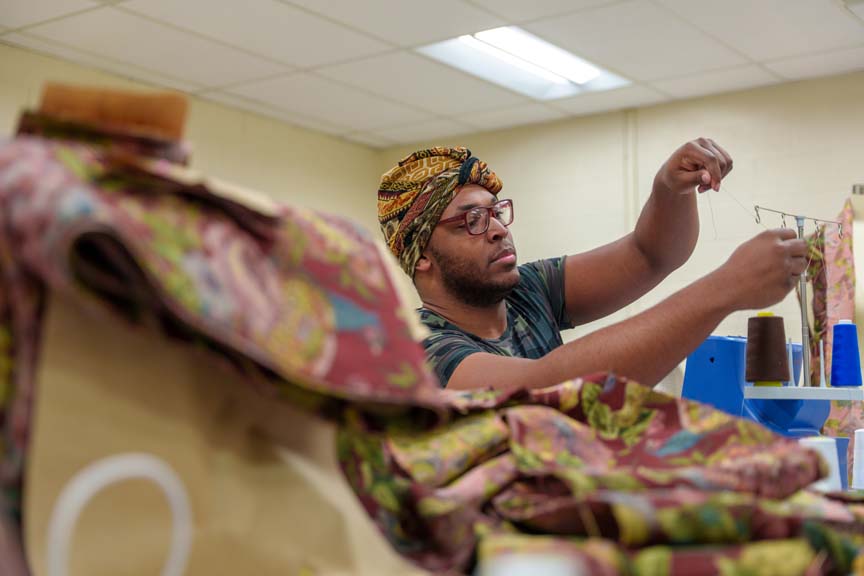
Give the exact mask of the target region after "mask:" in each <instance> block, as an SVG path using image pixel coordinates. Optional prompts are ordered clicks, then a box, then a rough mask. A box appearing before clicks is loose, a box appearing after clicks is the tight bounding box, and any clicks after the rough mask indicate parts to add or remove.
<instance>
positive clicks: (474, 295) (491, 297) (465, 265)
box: [430, 249, 519, 308]
mask: <svg viewBox="0 0 864 576" xmlns="http://www.w3.org/2000/svg"><path fill="white" fill-rule="evenodd" d="M430 253H431V254H432V256H433V257H434V258H435V261H436V262H437V263H438V266H439V267H440V268H441V280H442V282H443V283H444V288H445V289H446V290H447V292H449V293H450V294H451V295H452V296H454V297H455V298H457V299H458V300H460V301H462V302H463V303H465V304H468V305H469V306H474V307H477V308H487V307H490V306H494V305H495V304H498V303H499V302H501V301H502V300H504V298H506V297H507V295H509V294H510V293H511V292H512V291H513V289H514V288H516V286H518V285H519V277H518V276H517V277H516V278H515V279H512V278H508V279H506V280H500V281H498V282H495V281H491V280H489V278H488V277H487V276H486V275H484V273H483V272H484V271H483V270H479V269H478V267H477V265H476V264H474V263H472V262H468V261H467V260H464V259H462V258H459V257H458V256H451V255H448V254H443V253H441V252H438V251H437V250H434V249H430Z"/></svg>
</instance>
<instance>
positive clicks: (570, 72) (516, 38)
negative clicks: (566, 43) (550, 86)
mask: <svg viewBox="0 0 864 576" xmlns="http://www.w3.org/2000/svg"><path fill="white" fill-rule="evenodd" d="M474 37H475V38H477V40H479V41H480V42H485V43H486V44H491V45H492V46H494V47H496V48H499V49H501V50H503V51H504V52H506V53H508V54H512V55H513V56H515V57H516V58H519V59H521V60H524V61H526V62H530V63H531V64H533V65H535V66H537V67H539V68H541V69H543V70H548V71H549V72H552V73H553V74H555V75H557V76H559V77H564V78H566V79H567V80H570V81H571V82H575V83H576V84H585V83H586V82H588V81H589V80H593V79H594V78H596V77H597V76H599V75H600V70H598V69H597V68H595V67H594V66H592V65H591V64H589V63H588V62H586V61H585V60H582V59H581V58H579V57H578V56H576V55H574V54H571V53H570V52H567V51H566V50H563V49H561V48H559V47H558V46H555V45H554V44H550V43H549V42H546V41H545V40H543V39H542V38H538V37H537V36H534V35H533V34H529V33H528V32H525V31H524V30H522V29H521V28H517V27H515V26H504V27H502V28H493V29H492V30H486V31H484V32H478V33H477V34H475V35H474Z"/></svg>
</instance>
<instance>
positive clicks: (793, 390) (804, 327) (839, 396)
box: [744, 206, 864, 401]
mask: <svg viewBox="0 0 864 576" xmlns="http://www.w3.org/2000/svg"><path fill="white" fill-rule="evenodd" d="M754 210H755V212H756V222H757V223H759V224H761V223H762V216H761V213H760V211H762V212H771V213H773V214H779V215H780V216H781V218H783V224H784V227H785V224H786V217H790V218H794V219H795V225H796V227H797V229H798V230H797V232H798V238H800V239H802V240H803V239H804V223H805V222H806V221H807V220H810V221H812V222H815V223H817V224H819V223H822V224H824V225H834V226H837V228H838V229H839V233H840V237H841V238H842V237H843V224H842V223H841V222H838V221H836V220H823V219H821V218H812V217H809V216H801V215H798V214H790V213H788V212H783V211H781V210H774V209H772V208H765V207H764V206H755V207H754ZM799 290H801V298H800V301H801V309H800V314H801V341H802V349H803V354H802V370H801V372H802V374H801V384H800V385H799V386H797V387H789V386H787V387H782V388H771V387H757V386H747V387H746V388H745V389H744V398H748V399H754V400H756V399H759V400H853V401H864V388H822V387H819V386H815V387H814V386H813V383H812V382H811V380H810V322H809V318H808V316H807V276H806V271H805V273H804V274H802V275H801V279H800V281H799ZM822 357H823V358H824V354H823V355H822Z"/></svg>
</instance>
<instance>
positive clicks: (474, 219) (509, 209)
mask: <svg viewBox="0 0 864 576" xmlns="http://www.w3.org/2000/svg"><path fill="white" fill-rule="evenodd" d="M491 217H494V218H495V219H496V220H498V222H500V223H501V224H502V225H503V226H504V227H507V226H510V224H512V223H513V201H512V200H499V201H498V202H496V203H495V204H493V205H492V206H478V207H477V208H472V209H471V210H468V211H467V212H463V213H462V214H459V215H458V216H454V217H452V218H447V219H446V220H439V221H438V224H447V223H449V222H459V221H462V222H464V223H465V229H466V230H468V233H469V234H471V235H472V236H479V235H480V234H485V233H486V231H487V230H489V221H490V219H491Z"/></svg>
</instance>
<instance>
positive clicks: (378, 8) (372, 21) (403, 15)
mask: <svg viewBox="0 0 864 576" xmlns="http://www.w3.org/2000/svg"><path fill="white" fill-rule="evenodd" d="M291 2H292V3H293V4H298V5H301V6H303V7H305V8H307V9H309V10H311V11H313V12H317V13H319V14H324V15H326V16H328V17H330V18H333V19H334V20H338V21H340V22H342V23H343V24H347V25H349V26H351V27H353V28H355V29H358V30H361V31H364V32H368V33H370V34H372V35H373V36H377V37H378V38H382V39H384V40H387V41H389V42H393V43H395V44H398V45H400V46H420V45H422V44H428V43H430V42H435V41H436V40H444V39H446V38H453V37H455V36H459V35H461V34H472V33H474V32H478V31H480V30H486V29H487V28H495V27H496V26H502V25H503V24H505V22H503V21H502V20H501V19H500V18H497V17H496V16H493V15H492V14H490V13H489V12H486V11H485V10H482V9H480V8H477V7H475V6H472V5H470V4H467V3H465V2H462V1H460V0H436V1H435V2H428V1H426V0H397V1H394V0H362V1H351V0H349V1H346V0H291Z"/></svg>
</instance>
